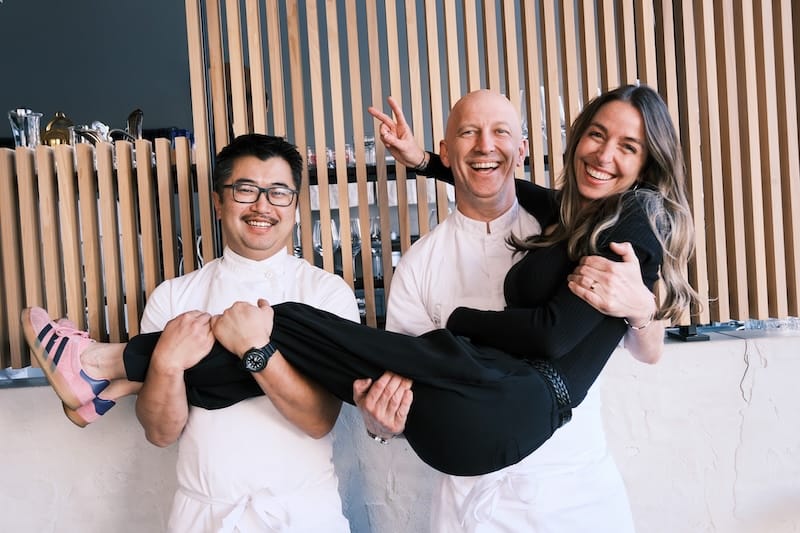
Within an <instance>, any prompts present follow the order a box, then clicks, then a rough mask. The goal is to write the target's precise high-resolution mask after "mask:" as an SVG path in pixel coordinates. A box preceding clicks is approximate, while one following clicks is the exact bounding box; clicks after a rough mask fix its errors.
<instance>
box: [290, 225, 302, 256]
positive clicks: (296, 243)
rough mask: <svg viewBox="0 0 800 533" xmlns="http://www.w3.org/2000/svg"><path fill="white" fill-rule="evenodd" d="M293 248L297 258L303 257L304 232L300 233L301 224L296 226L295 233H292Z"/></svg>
mask: <svg viewBox="0 0 800 533" xmlns="http://www.w3.org/2000/svg"><path fill="white" fill-rule="evenodd" d="M292 247H293V250H294V252H293V253H294V256H295V257H303V244H302V232H301V231H300V223H299V222H298V223H296V224H295V225H294V232H293V233H292Z"/></svg>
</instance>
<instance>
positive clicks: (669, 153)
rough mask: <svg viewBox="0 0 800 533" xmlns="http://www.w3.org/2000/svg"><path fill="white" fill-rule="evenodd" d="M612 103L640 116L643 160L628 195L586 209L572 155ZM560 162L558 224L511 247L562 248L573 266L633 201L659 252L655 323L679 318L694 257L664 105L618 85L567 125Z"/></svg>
mask: <svg viewBox="0 0 800 533" xmlns="http://www.w3.org/2000/svg"><path fill="white" fill-rule="evenodd" d="M614 101H622V102H627V103H629V104H631V105H632V106H633V107H634V108H636V109H637V110H638V111H639V113H640V114H641V116H642V120H643V122H644V130H645V139H644V142H645V145H646V147H647V153H648V156H647V160H646V161H645V163H644V166H643V167H642V171H641V174H640V176H639V180H638V181H637V183H636V184H634V185H633V187H632V188H631V189H630V190H628V191H624V192H622V193H619V194H613V195H610V196H608V197H606V198H601V199H598V200H593V201H591V202H588V203H587V202H585V200H584V199H583V198H582V197H581V195H580V193H579V192H578V185H577V179H576V171H575V151H576V149H577V146H578V143H579V142H580V141H581V139H582V138H583V136H584V135H585V134H586V130H587V129H588V128H589V126H590V125H591V123H592V121H593V120H594V117H595V115H596V114H597V112H598V111H599V110H600V108H601V107H603V106H604V105H605V104H607V103H609V102H614ZM565 159H566V161H565V167H564V170H563V172H562V174H561V177H560V184H561V189H560V190H559V192H558V196H559V200H560V205H561V209H560V221H559V222H560V223H559V224H557V226H556V228H555V230H554V231H552V232H550V233H549V234H547V235H539V236H534V237H529V238H528V239H525V240H521V239H518V238H515V237H514V238H512V244H513V245H514V246H515V247H517V248H518V249H520V250H529V249H531V248H538V247H543V246H551V245H553V244H555V243H559V242H566V245H567V251H568V254H569V256H570V258H572V259H573V260H577V259H578V258H580V257H581V256H584V255H592V254H596V253H597V243H598V237H599V235H600V234H601V233H602V232H603V231H605V230H607V229H609V228H610V227H612V226H614V224H616V223H617V222H618V220H619V217H620V213H621V211H622V208H623V206H624V205H625V204H626V202H627V201H630V199H631V198H632V196H633V195H635V196H636V199H637V200H638V201H639V202H640V203H641V204H642V205H643V207H644V209H645V212H646V213H647V215H648V219H649V220H650V225H651V226H652V229H653V233H654V234H655V235H656V238H657V239H658V241H659V242H660V243H661V247H662V248H663V250H664V257H663V263H662V265H661V279H662V280H663V282H664V289H665V294H664V297H663V298H662V302H661V305H660V306H659V308H658V310H657V312H656V315H655V318H657V319H664V318H668V319H678V318H680V317H681V315H682V314H683V312H684V311H685V310H686V308H687V307H688V306H690V305H693V304H697V302H698V297H697V293H696V292H695V290H694V289H693V288H692V287H691V285H689V282H688V280H687V279H686V277H685V276H684V274H683V272H684V270H685V268H686V265H687V263H688V261H689V258H690V257H691V255H692V253H693V251H694V226H693V222H692V214H691V211H690V210H689V202H688V200H687V197H686V178H685V173H684V162H683V155H682V153H681V147H680V143H679V141H678V135H677V133H676V132H675V127H674V125H673V123H672V119H671V118H670V115H669V111H668V110H667V106H666V104H665V103H664V101H663V100H662V99H661V97H660V96H659V95H658V93H657V92H655V91H654V90H653V89H651V88H650V87H647V86H646V85H624V86H622V87H618V88H617V89H614V90H612V91H608V92H606V93H603V94H602V95H600V96H598V97H597V98H595V99H593V100H591V101H590V102H588V103H587V104H586V106H585V107H584V108H583V110H582V111H581V113H580V114H579V115H578V117H577V118H576V119H575V122H573V124H572V128H571V130H570V135H569V140H568V142H567V151H566V154H565Z"/></svg>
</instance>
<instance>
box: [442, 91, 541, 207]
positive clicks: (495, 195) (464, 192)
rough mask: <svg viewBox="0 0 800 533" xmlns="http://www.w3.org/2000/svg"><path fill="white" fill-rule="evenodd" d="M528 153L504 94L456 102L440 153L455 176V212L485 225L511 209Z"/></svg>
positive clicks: (479, 93)
mask: <svg viewBox="0 0 800 533" xmlns="http://www.w3.org/2000/svg"><path fill="white" fill-rule="evenodd" d="M527 147H528V145H527V141H525V140H523V139H522V129H521V124H520V118H519V114H518V113H517V110H516V108H515V107H514V105H513V104H512V103H511V102H510V101H509V99H508V98H506V97H505V96H503V95H502V94H499V93H496V92H494V91H487V90H480V91H474V92H471V93H469V94H467V95H466V96H464V97H463V98H461V99H460V100H459V101H458V102H456V104H455V105H454V106H453V109H452V110H451V111H450V116H449V117H448V119H447V131H446V132H445V138H444V140H443V141H442V142H441V143H440V145H439V149H440V153H441V156H442V162H443V163H444V164H445V165H446V166H448V167H450V169H451V170H452V171H453V178H454V183H455V188H456V204H457V206H458V210H459V211H461V212H462V213H463V214H464V215H466V216H467V217H469V218H473V219H475V220H481V221H489V220H493V219H495V218H496V217H498V216H500V215H502V214H503V213H505V212H506V211H507V210H508V209H510V208H511V206H512V205H513V204H514V199H515V191H514V174H515V170H516V168H517V167H520V166H522V164H523V161H524V158H525V153H526V151H527Z"/></svg>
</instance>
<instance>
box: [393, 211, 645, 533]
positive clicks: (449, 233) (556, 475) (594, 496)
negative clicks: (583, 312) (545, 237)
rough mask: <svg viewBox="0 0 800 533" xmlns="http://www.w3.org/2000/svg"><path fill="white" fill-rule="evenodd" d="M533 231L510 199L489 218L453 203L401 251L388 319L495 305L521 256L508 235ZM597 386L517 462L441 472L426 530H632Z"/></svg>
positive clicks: (404, 321)
mask: <svg viewBox="0 0 800 533" xmlns="http://www.w3.org/2000/svg"><path fill="white" fill-rule="evenodd" d="M541 230H542V228H541V226H540V225H539V223H538V221H537V220H536V219H535V218H534V217H533V216H532V215H530V214H529V213H527V212H526V211H525V210H523V209H522V208H521V207H520V206H519V204H517V203H515V204H514V206H513V207H512V208H511V209H509V211H507V212H506V213H505V214H503V215H501V216H500V217H498V218H496V219H495V220H492V221H491V222H489V223H486V222H479V221H476V220H472V219H469V218H467V217H466V216H464V215H463V214H461V213H460V212H459V211H458V210H457V209H456V210H455V211H454V212H453V213H452V214H450V215H449V216H448V217H447V218H446V219H445V220H444V221H443V222H442V223H441V224H440V225H439V226H437V227H436V228H435V229H434V230H433V231H431V232H430V233H429V234H428V235H426V236H425V237H423V238H422V239H420V240H419V241H418V242H417V243H415V244H414V246H412V247H411V248H410V249H409V251H408V252H407V253H406V254H405V255H404V256H403V257H402V259H401V261H400V264H399V265H398V267H397V270H396V272H395V274H394V277H393V278H392V286H391V293H390V299H389V305H388V312H387V320H386V328H387V329H389V330H392V331H398V332H402V333H407V334H410V335H420V334H422V333H424V332H426V331H429V330H431V329H434V328H440V327H444V326H445V325H446V324H447V318H448V317H449V316H450V313H451V312H452V311H453V310H454V309H455V308H456V307H459V306H464V307H472V308H478V309H486V310H501V309H503V308H504V307H505V297H504V295H503V282H504V279H505V275H506V273H507V272H508V270H509V269H510V268H511V266H512V265H513V264H514V263H515V262H516V261H518V260H519V259H520V258H521V257H522V254H520V253H517V254H515V253H514V252H513V251H512V250H511V248H510V247H509V246H508V245H507V243H506V238H507V237H508V235H509V233H511V232H513V233H514V234H515V235H517V236H519V237H526V236H528V235H535V234H538V233H540V232H541ZM531 282H532V283H536V280H535V279H532V280H531ZM598 381H599V380H598ZM599 389H600V387H599V385H598V382H595V384H594V385H593V386H592V387H591V388H590V390H589V392H588V393H587V395H586V398H585V400H584V401H583V402H582V403H581V404H580V405H579V406H578V407H577V408H575V409H573V415H572V420H571V421H570V422H569V423H568V424H567V425H565V426H564V427H562V428H560V429H559V430H558V431H556V432H555V434H554V435H553V436H552V437H551V438H550V439H549V440H548V441H547V442H545V443H544V444H543V445H542V446H541V447H540V448H539V449H537V450H536V451H535V452H534V453H532V454H531V455H529V456H528V457H526V458H525V459H524V460H523V461H521V462H520V463H518V464H515V465H512V466H509V467H507V468H505V469H503V470H500V471H498V472H493V473H491V474H486V475H483V476H474V477H462V476H449V475H448V476H445V475H441V476H439V487H438V491H437V492H436V493H435V494H434V501H433V505H432V510H431V531H432V532H435V533H462V532H465V531H466V532H477V533H490V532H491V533H495V532H508V533H518V532H521V531H525V532H543V533H585V532H587V531H591V532H593V533H602V532H608V533H626V532H632V531H633V521H632V518H631V514H630V507H629V504H628V500H627V495H626V493H625V487H624V485H623V483H622V479H621V477H620V475H619V472H618V470H617V468H616V465H615V464H614V461H613V459H612V458H611V456H610V455H609V452H608V449H607V446H606V440H605V433H604V430H603V425H602V419H601V412H600V397H599V396H600V395H599Z"/></svg>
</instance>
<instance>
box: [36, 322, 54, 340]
mask: <svg viewBox="0 0 800 533" xmlns="http://www.w3.org/2000/svg"><path fill="white" fill-rule="evenodd" d="M51 329H53V326H51V325H50V324H47V325H46V326H45V327H43V328H42V331H40V332H39V336H38V337H36V339H37V340H38V341H39V344H41V343H42V340H43V339H44V338H45V336H46V335H47V334H48V333H49V332H50V330H51Z"/></svg>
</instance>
